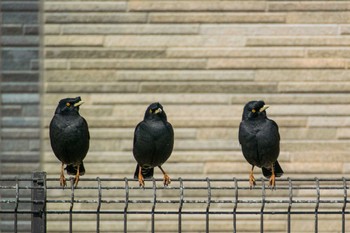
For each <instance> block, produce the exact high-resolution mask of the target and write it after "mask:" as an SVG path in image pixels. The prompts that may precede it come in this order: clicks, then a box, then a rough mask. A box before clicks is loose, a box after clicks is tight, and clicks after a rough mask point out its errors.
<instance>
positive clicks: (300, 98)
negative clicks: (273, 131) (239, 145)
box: [231, 93, 350, 107]
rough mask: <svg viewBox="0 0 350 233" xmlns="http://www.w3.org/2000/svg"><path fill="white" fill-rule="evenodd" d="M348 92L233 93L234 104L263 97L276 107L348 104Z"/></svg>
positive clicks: (266, 101) (267, 102) (349, 100)
mask: <svg viewBox="0 0 350 233" xmlns="http://www.w3.org/2000/svg"><path fill="white" fill-rule="evenodd" d="M348 96H349V95H348V94H328V93H327V95H325V94H314V93H297V94H295V93H291V94H288V93H287V94H283V95H280V94H266V93H264V94H250V93H249V94H235V95H232V99H231V102H232V103H233V104H242V106H243V105H244V104H246V103H247V102H248V101H250V100H259V99H262V100H264V101H265V103H266V104H269V105H270V106H271V107H274V105H275V104H348V103H350V99H349V98H348Z"/></svg>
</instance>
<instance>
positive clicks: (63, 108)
mask: <svg viewBox="0 0 350 233" xmlns="http://www.w3.org/2000/svg"><path fill="white" fill-rule="evenodd" d="M83 103H84V102H83V101H82V100H81V98H80V97H76V98H66V99H62V100H60V102H59V103H58V106H57V108H56V111H55V115H54V117H53V118H52V120H51V123H50V142H51V147H52V150H53V152H54V154H55V155H56V157H57V158H58V159H59V160H60V161H61V163H62V166H61V175H60V185H61V186H63V188H64V187H65V186H66V178H65V177H64V165H67V166H66V168H65V170H66V171H67V173H68V174H69V175H75V180H74V185H75V186H77V185H78V182H79V176H82V175H84V173H85V168H84V163H83V160H84V158H85V156H86V154H87V152H88V150H89V140H90V134H89V128H88V124H87V122H86V120H85V119H84V118H83V117H82V116H80V114H79V107H80V106H81V105H82V104H83Z"/></svg>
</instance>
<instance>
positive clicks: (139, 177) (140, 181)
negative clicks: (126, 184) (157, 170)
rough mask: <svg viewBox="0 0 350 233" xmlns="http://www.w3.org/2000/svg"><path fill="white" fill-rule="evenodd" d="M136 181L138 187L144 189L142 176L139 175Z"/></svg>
mask: <svg viewBox="0 0 350 233" xmlns="http://www.w3.org/2000/svg"><path fill="white" fill-rule="evenodd" d="M138 180H139V184H140V187H141V188H144V187H145V179H144V178H143V176H142V175H140V174H139V176H138Z"/></svg>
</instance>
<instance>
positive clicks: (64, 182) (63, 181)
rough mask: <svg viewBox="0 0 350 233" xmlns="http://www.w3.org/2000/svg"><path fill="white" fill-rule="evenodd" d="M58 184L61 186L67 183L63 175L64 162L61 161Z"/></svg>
mask: <svg viewBox="0 0 350 233" xmlns="http://www.w3.org/2000/svg"><path fill="white" fill-rule="evenodd" d="M60 185H61V186H63V188H64V187H65V186H66V185H67V183H66V178H65V177H64V163H62V166H61V175H60Z"/></svg>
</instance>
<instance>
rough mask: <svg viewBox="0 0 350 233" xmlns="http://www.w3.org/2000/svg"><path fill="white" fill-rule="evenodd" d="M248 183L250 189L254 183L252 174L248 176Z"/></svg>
mask: <svg viewBox="0 0 350 233" xmlns="http://www.w3.org/2000/svg"><path fill="white" fill-rule="evenodd" d="M249 185H250V189H252V188H254V187H255V185H256V182H255V178H254V176H253V175H250V176H249Z"/></svg>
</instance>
